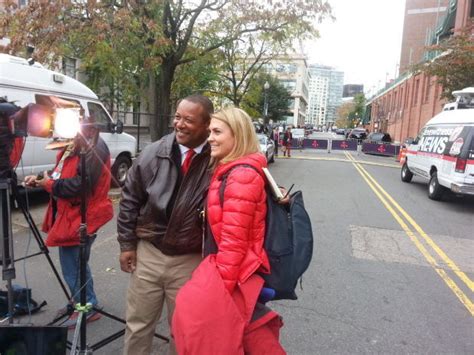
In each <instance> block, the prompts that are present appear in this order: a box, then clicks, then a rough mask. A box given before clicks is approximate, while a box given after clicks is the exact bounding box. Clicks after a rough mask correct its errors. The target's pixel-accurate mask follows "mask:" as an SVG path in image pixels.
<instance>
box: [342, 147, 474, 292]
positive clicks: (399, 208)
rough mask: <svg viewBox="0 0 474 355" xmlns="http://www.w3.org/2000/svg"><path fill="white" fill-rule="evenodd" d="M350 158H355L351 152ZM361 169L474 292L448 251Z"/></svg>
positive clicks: (472, 285) (468, 279) (472, 283)
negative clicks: (447, 253) (448, 254)
mask: <svg viewBox="0 0 474 355" xmlns="http://www.w3.org/2000/svg"><path fill="white" fill-rule="evenodd" d="M348 155H349V159H354V157H353V156H352V155H351V154H348ZM361 169H362V170H363V171H364V172H365V173H366V175H367V177H368V178H369V179H370V180H371V181H372V182H373V183H374V185H375V186H377V188H378V189H379V190H380V191H381V192H382V194H384V195H385V196H386V197H387V199H388V200H389V201H390V202H391V203H392V204H393V205H394V206H395V207H396V208H397V210H398V211H399V212H400V213H401V214H402V215H403V217H405V219H406V220H407V221H408V222H409V223H410V224H411V225H412V226H413V228H415V230H416V231H417V232H418V233H419V234H420V236H421V237H422V238H423V239H424V240H425V242H426V243H427V244H428V245H429V246H430V247H431V248H432V249H433V250H434V251H435V252H436V253H437V254H438V255H439V257H440V258H441V259H442V260H443V262H445V263H446V265H447V266H448V267H449V268H450V269H451V270H452V271H453V272H454V273H455V274H456V275H457V276H458V277H459V278H460V279H461V280H462V281H463V282H464V283H465V284H466V286H467V287H469V289H470V290H471V291H472V292H474V282H473V281H472V280H471V279H470V278H469V277H468V276H467V275H466V274H465V273H464V272H462V271H461V270H460V269H459V267H458V266H457V265H456V263H455V262H454V261H452V260H451V259H450V258H449V257H448V256H447V255H446V253H445V252H444V251H443V250H442V249H441V248H440V247H439V246H438V245H437V244H436V243H435V242H434V241H433V239H431V238H430V237H429V236H428V234H426V233H425V231H424V230H423V229H421V227H420V226H419V225H418V224H417V223H416V222H415V221H414V220H413V218H411V217H410V215H409V214H408V213H407V212H406V211H405V210H404V209H403V208H402V207H401V206H400V205H399V204H398V203H397V202H396V201H395V200H394V199H393V198H392V196H390V195H389V194H388V193H387V192H386V191H385V190H384V189H383V188H382V186H380V185H379V184H378V183H377V181H375V179H374V178H373V177H372V176H371V175H370V174H369V173H368V172H367V171H366V170H365V169H364V168H363V167H361Z"/></svg>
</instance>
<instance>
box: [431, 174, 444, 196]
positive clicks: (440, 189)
mask: <svg viewBox="0 0 474 355" xmlns="http://www.w3.org/2000/svg"><path fill="white" fill-rule="evenodd" d="M445 190H446V188H445V187H444V186H441V185H440V184H439V182H438V174H437V173H436V171H435V172H434V173H433V174H432V175H431V179H430V183H429V185H428V197H429V198H430V199H432V200H435V201H439V200H441V198H442V197H443V194H444V191H445Z"/></svg>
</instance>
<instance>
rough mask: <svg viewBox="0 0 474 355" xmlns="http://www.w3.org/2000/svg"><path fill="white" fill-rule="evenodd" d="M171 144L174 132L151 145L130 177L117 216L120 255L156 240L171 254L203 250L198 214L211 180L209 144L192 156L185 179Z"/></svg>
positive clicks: (157, 245) (165, 251) (166, 252)
mask: <svg viewBox="0 0 474 355" xmlns="http://www.w3.org/2000/svg"><path fill="white" fill-rule="evenodd" d="M173 144H175V135H174V133H172V134H169V135H167V136H165V137H163V138H162V139H160V140H159V141H158V142H155V143H153V144H150V145H149V146H147V147H146V148H145V149H144V150H143V152H142V153H141V154H140V156H139V157H138V158H137V159H136V160H135V162H134V163H133V166H132V168H131V169H130V171H129V173H128V177H127V181H126V182H125V186H124V187H123V189H122V200H121V202H120V212H119V215H118V218H117V231H118V238H117V239H118V241H119V243H120V250H121V251H129V250H135V249H136V247H137V242H138V240H139V239H144V240H148V241H150V242H152V243H153V244H154V245H155V246H156V247H157V248H158V249H160V250H161V251H162V252H163V253H164V254H167V255H180V254H188V253H199V252H200V251H201V247H202V228H201V222H200V211H201V210H202V206H203V201H204V197H205V194H206V193H207V189H208V187H209V180H210V172H209V159H210V155H209V146H208V145H206V146H205V147H204V149H203V151H202V152H201V154H198V155H196V156H195V157H194V159H193V161H192V163H191V166H190V168H189V171H188V173H187V174H186V176H184V177H182V178H181V177H180V172H179V168H180V167H179V166H178V165H177V163H176V162H175V159H173V155H172V152H173ZM180 180H181V185H180V186H178V184H179V181H180ZM172 199H174V206H173V208H172V210H171V211H170V210H169V208H168V206H169V203H170V201H171V200H172Z"/></svg>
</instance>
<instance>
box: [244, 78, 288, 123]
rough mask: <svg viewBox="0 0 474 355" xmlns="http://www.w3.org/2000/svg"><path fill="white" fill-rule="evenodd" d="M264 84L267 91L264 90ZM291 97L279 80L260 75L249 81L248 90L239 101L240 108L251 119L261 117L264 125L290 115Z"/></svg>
mask: <svg viewBox="0 0 474 355" xmlns="http://www.w3.org/2000/svg"><path fill="white" fill-rule="evenodd" d="M265 83H268V89H267V90H265V88H264V86H265ZM265 100H267V103H268V114H267V116H266V117H265V113H264V107H265ZM290 100H291V95H290V93H289V92H288V90H287V89H286V88H285V87H284V86H283V85H282V84H281V83H280V82H279V80H278V79H277V78H275V77H273V76H271V75H269V74H265V73H260V74H258V75H257V76H255V78H254V80H252V81H251V83H250V85H249V89H248V91H247V93H246V94H245V96H244V97H243V99H242V101H241V107H242V109H244V110H245V111H247V113H248V114H249V115H250V116H252V117H262V118H264V120H265V122H264V123H265V124H267V123H268V122H269V120H272V121H273V122H278V121H281V120H283V119H284V116H287V115H289V114H290V112H289V108H288V106H289V104H290Z"/></svg>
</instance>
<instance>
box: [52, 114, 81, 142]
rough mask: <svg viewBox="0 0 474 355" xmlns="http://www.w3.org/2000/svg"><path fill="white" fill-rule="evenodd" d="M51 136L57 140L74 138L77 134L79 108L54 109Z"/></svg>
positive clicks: (79, 126) (78, 128)
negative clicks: (54, 116) (54, 115)
mask: <svg viewBox="0 0 474 355" xmlns="http://www.w3.org/2000/svg"><path fill="white" fill-rule="evenodd" d="M55 111H56V118H55V120H54V134H53V136H55V137H59V138H74V137H75V136H76V135H77V133H78V132H79V130H80V128H81V125H80V121H79V117H80V110H79V108H56V110H55Z"/></svg>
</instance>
